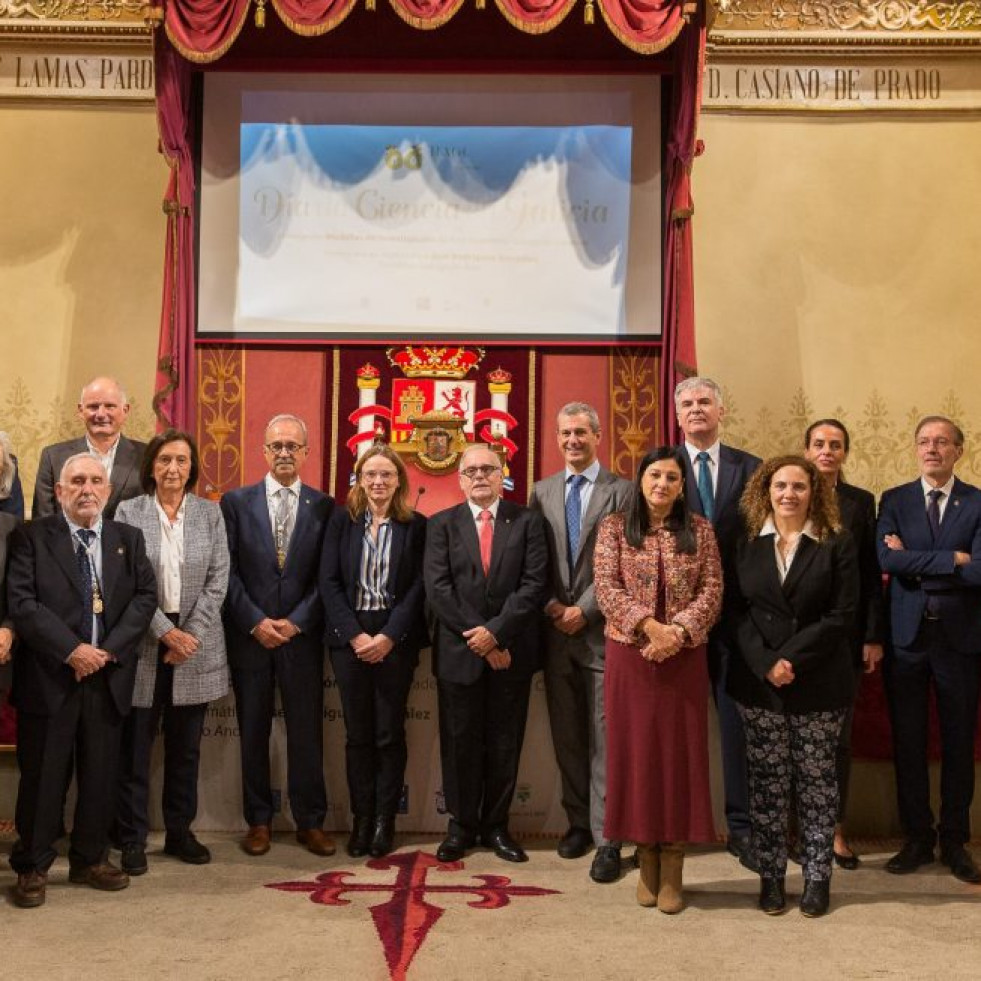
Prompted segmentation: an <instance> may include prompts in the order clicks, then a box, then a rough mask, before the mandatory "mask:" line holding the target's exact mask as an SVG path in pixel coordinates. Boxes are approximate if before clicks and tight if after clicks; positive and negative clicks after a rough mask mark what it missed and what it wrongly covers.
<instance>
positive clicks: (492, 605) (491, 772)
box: [424, 445, 548, 862]
mask: <svg viewBox="0 0 981 981" xmlns="http://www.w3.org/2000/svg"><path fill="white" fill-rule="evenodd" d="M460 487H461V488H462V490H463V493H464V495H465V496H466V501H464V503H463V504H459V505H457V506H456V507H452V508H448V509H447V510H445V511H441V512H440V513H439V514H437V515H435V516H434V517H433V518H431V519H430V522H429V532H428V536H427V540H426V556H425V560H424V578H425V583H426V597H427V598H428V600H429V604H430V607H431V609H432V612H433V614H434V615H435V617H436V629H435V636H434V640H433V659H434V664H433V668H434V672H435V674H436V679H437V688H438V698H439V736H440V755H441V758H442V765H443V791H444V793H445V795H446V806H447V809H448V810H449V812H450V822H449V832H448V834H447V836H446V838H445V839H444V841H443V843H442V844H441V845H440V846H439V848H438V850H437V852H436V856H437V858H439V860H440V861H442V862H452V861H456V860H458V859H460V858H462V857H463V856H464V854H465V853H466V850H467V849H468V848H471V847H472V846H473V845H474V844H475V843H476V842H477V840H478V838H479V840H480V842H481V843H482V844H483V845H485V846H486V847H488V848H491V849H493V851H494V853H495V854H496V855H497V856H498V857H499V858H503V859H504V860H505V861H508V862H525V861H527V859H528V856H527V855H526V854H525V852H524V850H523V849H522V848H521V846H520V845H519V844H518V843H517V842H516V841H515V840H514V839H513V838H512V837H511V835H510V834H509V832H508V812H509V811H510V808H511V800H512V798H513V796H514V789H515V784H516V781H517V777H518V762H519V759H520V756H521V745H522V743H523V741H524V732H525V721H526V719H527V716H528V696H529V693H530V690H531V678H532V675H533V674H534V673H535V671H536V670H538V668H539V666H540V665H539V654H540V650H539V648H540V642H539V626H540V617H541V610H542V604H543V603H544V600H545V588H546V574H547V566H548V550H547V546H546V544H545V527H544V521H543V520H542V516H541V515H540V514H538V513H537V512H535V511H531V510H529V509H528V508H523V507H520V506H519V505H517V504H513V503H512V502H510V501H503V500H501V496H500V495H501V489H502V487H503V476H502V472H501V464H500V461H499V460H498V458H497V456H496V454H495V453H494V451H493V450H491V449H490V447H488V446H481V445H478V446H473V447H471V448H470V449H468V450H467V451H466V452H465V453H464V454H463V456H462V457H461V458H460Z"/></svg>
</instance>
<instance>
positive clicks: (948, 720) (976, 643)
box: [877, 416, 981, 883]
mask: <svg viewBox="0 0 981 981" xmlns="http://www.w3.org/2000/svg"><path fill="white" fill-rule="evenodd" d="M915 442H916V456H917V460H918V461H919V465H920V476H919V478H918V479H917V480H914V481H913V482H912V483H909V484H903V485H901V486H900V487H894V488H893V489H892V490H888V491H886V492H885V494H883V495H882V503H881V506H880V509H879V524H878V529H877V537H878V549H879V565H880V566H881V568H882V571H883V572H886V573H888V574H889V576H890V580H889V613H890V621H891V627H892V631H891V633H892V637H891V640H892V644H891V649H890V650H889V652H888V654H887V657H886V660H885V662H884V668H883V670H884V680H885V684H886V694H887V696H888V699H889V711H890V716H891V718H892V732H893V752H894V754H895V765H896V793H897V797H898V801H899V819H900V822H901V824H902V827H903V834H904V835H905V837H906V842H905V844H904V845H903V847H902V849H901V850H900V851H899V852H898V853H897V854H896V855H894V856H893V857H892V858H891V859H889V861H888V862H887V863H886V871H888V872H892V873H894V874H896V875H902V874H904V873H908V872H914V871H916V869H918V868H919V867H920V866H921V865H927V864H929V863H931V862H933V860H934V846H935V844H936V841H937V837H938V834H939V839H940V860H941V861H942V862H943V863H944V865H946V866H947V867H948V868H949V869H950V871H951V872H952V873H953V875H954V876H955V877H956V878H958V879H960V880H962V881H963V882H971V883H978V882H981V871H979V869H978V867H977V865H976V864H975V862H974V859H973V858H972V857H971V853H970V852H969V851H968V850H967V848H966V847H965V845H966V844H967V842H968V841H969V840H970V837H971V823H970V810H971V801H972V799H973V797H974V733H975V729H976V726H977V719H978V690H979V681H981V491H979V490H978V488H976V487H972V486H971V485H970V484H965V483H964V482H963V481H961V480H958V479H957V478H956V477H955V476H954V465H955V464H956V463H957V461H958V460H959V459H960V457H961V455H962V454H963V452H964V434H963V432H962V431H961V429H960V427H959V426H957V425H956V424H955V423H953V422H951V420H950V419H947V418H945V417H943V416H927V417H926V418H925V419H921V420H920V423H919V424H918V425H917V427H916V436H915ZM931 683H932V687H933V691H934V695H935V697H936V703H937V717H938V719H939V721H940V743H941V754H942V772H941V778H940V821H939V824H938V825H937V827H936V829H935V828H934V816H933V812H932V811H931V809H930V779H929V767H928V764H927V732H928V724H927V719H928V705H929V699H930V687H931Z"/></svg>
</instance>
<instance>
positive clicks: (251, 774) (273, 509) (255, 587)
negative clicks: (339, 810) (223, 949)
mask: <svg viewBox="0 0 981 981" xmlns="http://www.w3.org/2000/svg"><path fill="white" fill-rule="evenodd" d="M263 453H264V455H265V458H266V463H267V465H268V467H269V472H268V473H267V474H266V476H265V477H264V478H263V479H262V480H261V481H259V483H257V484H252V485H251V486H249V487H240V488H239V489H238V490H234V491H230V492H229V493H227V494H225V496H224V497H223V498H222V500H221V510H222V513H223V514H224V517H225V527H226V529H227V531H228V550H229V552H230V553H231V572H230V575H229V578H228V597H227V599H226V601H225V636H226V641H227V647H228V662H229V666H230V668H231V674H232V687H233V688H234V690H235V703H236V706H237V712H238V724H239V736H240V743H241V751H242V796H243V807H244V813H245V820H246V822H247V823H248V826H249V830H248V833H247V834H246V836H245V838H244V839H243V840H242V850H243V851H244V852H245V853H246V854H247V855H264V854H265V853H266V852H268V851H269V846H270V832H271V828H272V819H273V814H274V811H275V807H274V801H273V793H272V787H271V782H270V772H269V771H270V767H269V736H270V731H271V728H272V718H273V711H274V704H275V700H274V692H275V686H276V685H277V684H278V685H279V693H280V699H281V701H282V706H283V713H284V715H285V720H286V766H287V792H288V794H289V806H290V810H291V812H292V814H293V820H294V822H295V823H296V838H297V841H299V842H300V844H301V845H304V846H305V847H306V848H307V849H308V850H309V851H311V852H313V854H315V855H332V854H333V853H334V842H333V840H332V839H331V838H330V837H329V836H328V835H327V834H325V833H324V830H323V823H324V818H325V817H326V814H327V789H326V786H325V783H324V767H323V717H324V689H323V684H324V647H323V637H322V635H323V614H322V604H321V601H320V593H319V591H318V589H317V573H318V570H319V567H320V551H321V545H322V543H323V538H324V530H325V528H326V526H327V520H328V518H329V517H330V513H331V510H332V509H333V506H334V502H333V500H332V499H331V498H330V497H327V496H326V495H325V494H322V493H321V492H320V491H317V490H314V489H313V488H311V487H307V486H305V485H304V484H302V483H301V482H300V476H299V475H300V469H301V468H302V466H303V463H304V461H305V460H306V458H307V428H306V426H305V425H304V423H303V420H302V419H299V418H297V417H296V416H292V415H278V416H275V417H274V418H273V419H271V420H270V421H269V425H268V426H267V427H266V435H265V440H264V446H263Z"/></svg>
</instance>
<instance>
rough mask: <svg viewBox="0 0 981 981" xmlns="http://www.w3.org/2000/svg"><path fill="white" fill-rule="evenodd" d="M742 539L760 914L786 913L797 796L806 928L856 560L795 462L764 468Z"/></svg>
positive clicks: (741, 628)
mask: <svg viewBox="0 0 981 981" xmlns="http://www.w3.org/2000/svg"><path fill="white" fill-rule="evenodd" d="M741 509H742V512H743V517H744V520H745V524H746V531H747V537H746V539H745V540H744V541H743V542H741V544H740V547H739V551H738V554H737V559H736V575H737V581H738V585H739V591H740V594H741V607H742V612H741V614H740V618H739V622H738V624H737V647H738V651H739V655H740V656H739V657H738V658H736V659H735V661H734V662H733V664H732V665H731V668H730V675H729V682H728V685H729V693H730V694H731V695H732V697H733V698H734V699H735V700H736V702H737V703H738V704H739V706H740V711H741V712H742V716H743V720H744V723H745V728H746V743H747V751H746V756H747V763H748V766H749V779H750V821H751V824H752V836H753V847H754V850H755V852H756V855H757V857H758V860H759V865H760V899H759V906H760V909H762V910H763V911H764V912H765V913H770V914H776V913H782V912H783V911H784V909H786V890H785V887H784V879H785V876H786V871H787V850H788V846H787V818H788V811H789V808H790V801H791V799H792V791H793V793H795V794H796V801H797V824H798V829H799V834H800V837H801V843H802V852H803V853H802V856H801V858H802V862H801V864H802V866H803V871H804V892H803V895H802V896H801V899H800V910H801V912H802V913H803V914H804V915H805V916H821V915H823V914H824V913H826V912H827V911H828V906H829V902H830V881H831V864H832V851H833V843H834V828H835V819H836V817H837V813H838V785H837V780H836V776H835V756H836V747H837V743H838V736H839V733H840V731H841V724H842V720H843V719H844V716H845V712H846V710H847V708H848V706H849V705H850V704H851V700H852V696H853V689H854V683H855V681H854V678H855V675H854V671H853V669H852V664H851V632H852V629H853V621H854V617H855V609H856V605H857V602H858V592H859V585H858V584H859V575H858V559H857V556H856V552H855V546H854V543H853V542H852V539H851V536H850V535H849V534H848V532H847V531H845V530H843V529H842V527H841V521H840V518H839V515H838V508H837V504H836V502H835V498H834V496H833V495H832V494H831V492H830V491H829V489H828V488H827V486H826V484H825V482H824V481H823V480H821V478H820V474H819V472H818V470H817V468H816V467H815V466H814V465H813V464H812V463H810V462H808V461H807V460H804V459H803V458H802V457H794V456H784V457H776V458H774V459H772V460H768V461H767V462H766V463H764V464H763V465H762V466H761V467H760V468H759V470H757V471H756V474H755V475H754V476H753V478H752V480H751V481H750V482H749V484H748V485H747V486H746V490H745V492H744V494H743V499H742V502H741Z"/></svg>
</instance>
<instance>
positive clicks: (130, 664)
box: [7, 514, 157, 716]
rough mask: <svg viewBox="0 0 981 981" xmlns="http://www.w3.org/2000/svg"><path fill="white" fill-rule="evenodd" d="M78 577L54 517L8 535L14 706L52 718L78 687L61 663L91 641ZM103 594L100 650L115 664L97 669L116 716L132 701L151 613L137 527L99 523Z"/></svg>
mask: <svg viewBox="0 0 981 981" xmlns="http://www.w3.org/2000/svg"><path fill="white" fill-rule="evenodd" d="M83 588H84V587H83V584H82V577H81V574H80V573H79V571H78V562H77V561H76V558H75V550H74V548H73V547H72V539H71V533H70V532H69V530H68V525H67V524H66V522H65V519H64V518H63V517H62V516H61V515H60V514H59V515H51V516H49V517H47V518H40V519H38V520H37V521H32V522H30V524H27V525H21V526H19V527H18V528H15V529H14V532H13V534H12V536H11V541H10V563H9V566H8V568H7V597H8V601H9V605H10V609H9V612H10V618H11V619H12V620H13V622H14V629H15V630H16V631H17V636H18V639H19V641H20V643H19V645H18V648H17V653H16V655H15V657H14V686H13V701H14V704H15V705H16V706H17V708H18V709H20V710H21V711H23V712H30V713H32V714H35V715H47V716H51V715H55V714H56V713H57V712H58V710H59V708H61V706H62V704H63V703H64V701H65V699H66V698H67V697H68V696H69V694H70V693H71V691H72V690H73V689H74V688H75V687H76V686H77V685H78V682H77V681H76V680H75V672H74V671H73V670H72V669H71V668H70V667H69V666H68V665H67V664H66V663H65V662H66V660H67V658H68V656H69V655H70V654H71V652H72V651H73V650H75V648H76V647H78V645H79V644H81V643H89V641H90V640H91V620H89V619H88V618H87V617H86V616H85V610H84V605H83V600H84V593H83ZM102 595H103V600H104V602H105V610H104V612H103V617H104V620H105V628H106V635H105V637H104V638H103V640H102V643H101V644H100V645H99V646H100V647H101V648H102V649H103V650H106V651H108V652H109V653H110V654H112V655H113V657H114V658H115V662H114V663H110V664H108V665H107V666H106V667H104V668H103V669H102V670H103V671H105V672H107V677H108V682H109V689H110V691H111V692H112V697H113V701H114V702H115V704H116V708H117V709H118V710H119V712H120V714H122V715H126V714H127V713H128V712H129V709H130V703H131V701H132V697H133V684H134V682H135V680H136V665H137V661H138V659H139V653H140V651H141V650H142V647H143V638H144V635H145V634H146V630H147V627H148V626H149V625H150V620H151V618H152V617H153V614H154V611H155V610H156V608H157V580H156V577H155V575H154V573H153V567H152V566H151V565H150V561H149V559H148V558H147V555H146V543H145V542H144V540H143V533H142V532H141V531H140V530H139V529H138V528H132V527H130V526H129V525H124V524H119V523H117V522H115V521H109V520H108V519H106V520H104V521H103V522H102Z"/></svg>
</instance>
